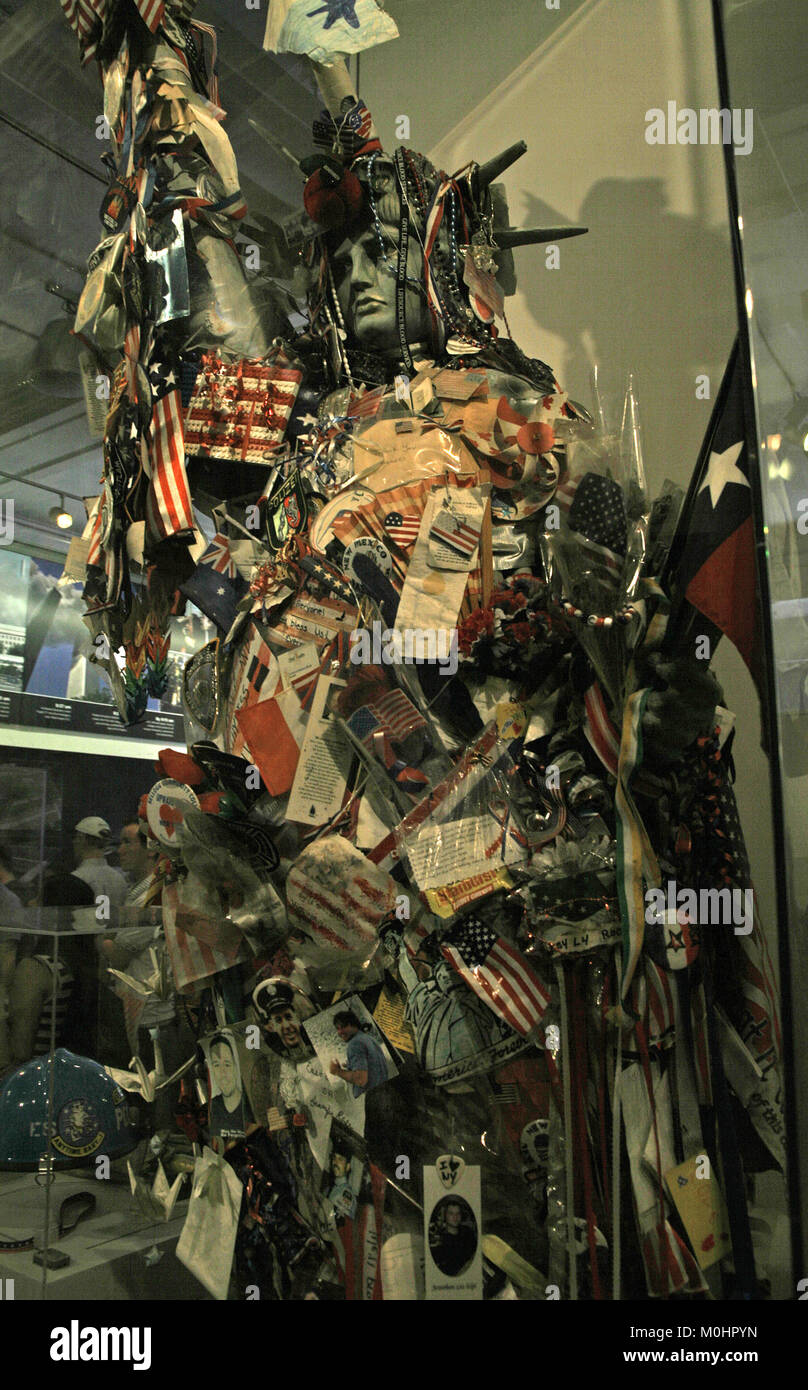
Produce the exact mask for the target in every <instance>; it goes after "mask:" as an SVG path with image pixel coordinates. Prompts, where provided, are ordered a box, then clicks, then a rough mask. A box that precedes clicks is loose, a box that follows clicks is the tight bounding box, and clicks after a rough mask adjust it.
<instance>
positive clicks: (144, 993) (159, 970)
mask: <svg viewBox="0 0 808 1390" xmlns="http://www.w3.org/2000/svg"><path fill="white" fill-rule="evenodd" d="M149 959H150V961H151V967H152V968H151V974H149V975H147V976H146V978H145V980H136V979H135V978H134V976H133V975H127V974H126V972H125V971H123V970H113V969H112V967H111V966H110V967H109V969H108V972H107V973H108V974H109V975H114V976H115V978H116V979H118V980H122V981H123V983H124V984H125V985H126V986H127V988H128V989H131V990H134V992H135V994H139V995H140V997H141V999H149V998H154V999H170V998H171V997H172V995H173V993H174V981H173V980H172V978H171V972H170V969H169V964H168V955H167V953H166V952H165V951H156V950H155V948H154V947H153V946H150V947H149Z"/></svg>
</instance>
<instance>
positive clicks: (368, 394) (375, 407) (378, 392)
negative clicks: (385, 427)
mask: <svg viewBox="0 0 808 1390" xmlns="http://www.w3.org/2000/svg"><path fill="white" fill-rule="evenodd" d="M385 390H386V387H384V386H376V387H374V389H373V390H372V391H363V393H362V395H361V396H352V397H351V400H350V401H349V403H348V409H347V411H346V412H345V413H346V415H347V417H348V419H349V420H364V419H368V418H369V417H370V416H371V415H378V413H379V409H380V407H381V403H382V401H383V400H384V393H385Z"/></svg>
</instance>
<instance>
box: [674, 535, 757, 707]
mask: <svg viewBox="0 0 808 1390" xmlns="http://www.w3.org/2000/svg"><path fill="white" fill-rule="evenodd" d="M754 557H755V551H754V532H753V530H752V518H751V516H749V517H747V518H746V520H745V521H744V522H742V523H741V525H740V526H739V527H738V528H737V530H735V531H733V532H732V535H730V536H727V539H726V540H725V541H723V542H722V544H721V545H719V546H718V548H717V549H716V550H714V551H713V552H712V554H711V555H710V557H709V559H708V560H707V561H706V562H705V563H704V564H703V565H702V567H701V569H700V570H699V571H698V573H697V574H696V575H694V577H693V579H692V580H691V581H690V583H689V585H688V586H687V590H686V592H685V598H686V599H687V600H688V602H689V603H692V604H693V607H694V608H698V610H699V612H700V613H703V614H704V616H705V618H709V619H710V621H711V622H713V623H715V625H716V627H720V629H721V631H722V632H724V633H726V635H727V637H728V638H729V639H730V641H731V642H734V644H735V646H736V647H737V648H738V651H739V652H740V654H741V656H742V657H743V659H744V661H745V662H746V664H747V666H748V667H749V670H750V672H751V674H752V676H753V677H754V679H755V680H756V681H759V680H760V676H761V650H762V649H761V634H760V619H759V615H758V601H757V590H756V584H755V558H754Z"/></svg>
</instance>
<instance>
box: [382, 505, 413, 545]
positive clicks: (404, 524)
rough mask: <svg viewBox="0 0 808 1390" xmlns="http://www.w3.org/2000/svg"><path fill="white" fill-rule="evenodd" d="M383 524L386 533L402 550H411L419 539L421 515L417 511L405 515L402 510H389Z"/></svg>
mask: <svg viewBox="0 0 808 1390" xmlns="http://www.w3.org/2000/svg"><path fill="white" fill-rule="evenodd" d="M382 524H383V526H384V530H385V533H386V535H387V536H389V538H390V540H391V541H393V543H394V544H395V545H398V546H400V547H401V549H402V550H409V548H410V546H411V545H414V544H415V542H416V540H417V539H418V532H419V531H420V529H421V517H420V515H419V514H418V513H417V512H413V513H411V514H410V515H409V516H404V515H402V513H401V512H388V513H387V516H386V517H385V518H384V521H383V523H382Z"/></svg>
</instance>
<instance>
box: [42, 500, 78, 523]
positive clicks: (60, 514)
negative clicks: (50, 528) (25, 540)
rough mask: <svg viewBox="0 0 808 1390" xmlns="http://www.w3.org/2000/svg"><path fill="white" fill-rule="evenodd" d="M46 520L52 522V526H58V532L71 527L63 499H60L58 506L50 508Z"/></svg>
mask: <svg viewBox="0 0 808 1390" xmlns="http://www.w3.org/2000/svg"><path fill="white" fill-rule="evenodd" d="M48 519H49V520H50V521H52V522H53V524H54V526H58V527H59V530H60V531H66V530H67V528H68V527H69V526H72V525H73V518H72V516H71V515H70V512H69V511H67V509H66V508H65V499H64V497H62V498H60V505H59V506H58V507H51V508H50V510H49V512H48Z"/></svg>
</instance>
